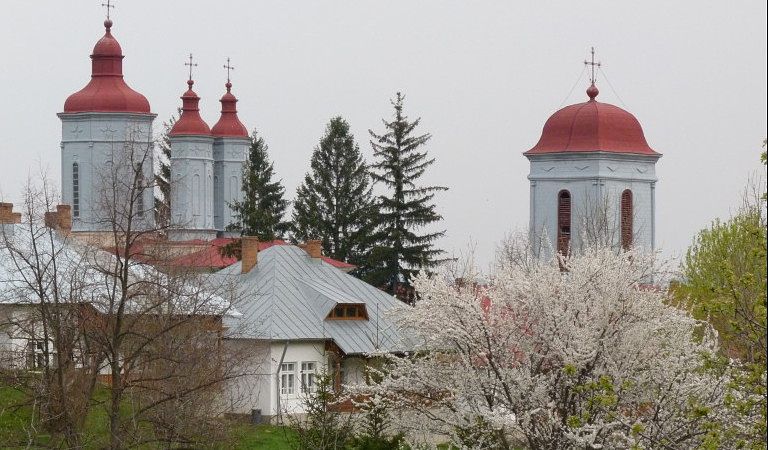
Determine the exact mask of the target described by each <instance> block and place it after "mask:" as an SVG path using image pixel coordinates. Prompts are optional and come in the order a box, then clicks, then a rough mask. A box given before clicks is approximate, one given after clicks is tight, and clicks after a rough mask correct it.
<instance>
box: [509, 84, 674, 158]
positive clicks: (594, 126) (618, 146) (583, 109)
mask: <svg viewBox="0 0 768 450" xmlns="http://www.w3.org/2000/svg"><path fill="white" fill-rule="evenodd" d="M599 93H600V91H599V90H598V89H597V87H596V86H595V85H594V83H593V84H592V85H591V86H589V88H588V89H587V95H588V96H589V101H587V102H584V103H578V104H575V105H570V106H566V107H565V108H563V109H561V110H559V111H557V112H556V113H554V114H552V116H551V117H550V118H549V119H548V120H547V122H546V123H545V124H544V130H543V131H542V133H541V138H540V139H539V142H538V143H537V144H536V145H535V146H534V147H533V148H532V149H530V150H528V151H527V152H525V153H524V154H525V155H526V156H528V155H539V154H543V153H572V152H573V153H576V152H579V153H583V152H610V153H631V154H639V155H649V156H659V153H657V152H655V151H654V150H653V149H652V148H651V147H650V146H649V145H648V142H647V141H646V140H645V134H644V133H643V128H642V127H641V126H640V122H638V120H637V119H636V118H635V116H633V115H632V114H631V113H629V112H627V111H625V110H623V109H621V108H619V107H618V106H614V105H609V104H608V103H600V102H598V101H596V100H595V97H597V95H598V94H599Z"/></svg>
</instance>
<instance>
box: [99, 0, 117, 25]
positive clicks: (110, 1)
mask: <svg viewBox="0 0 768 450" xmlns="http://www.w3.org/2000/svg"><path fill="white" fill-rule="evenodd" d="M101 6H103V7H105V8H107V20H110V18H109V10H110V9H112V8H114V7H115V5H113V4H112V0H107V3H102V4H101Z"/></svg>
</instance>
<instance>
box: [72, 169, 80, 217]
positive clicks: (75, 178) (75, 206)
mask: <svg viewBox="0 0 768 450" xmlns="http://www.w3.org/2000/svg"><path fill="white" fill-rule="evenodd" d="M72 217H80V164H79V163H77V162H73V163H72Z"/></svg>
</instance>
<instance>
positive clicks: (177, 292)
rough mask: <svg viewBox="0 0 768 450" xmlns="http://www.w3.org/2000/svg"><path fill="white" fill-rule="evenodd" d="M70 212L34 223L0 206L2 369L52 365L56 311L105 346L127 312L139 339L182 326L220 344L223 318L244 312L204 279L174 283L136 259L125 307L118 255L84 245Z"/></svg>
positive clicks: (76, 347)
mask: <svg viewBox="0 0 768 450" xmlns="http://www.w3.org/2000/svg"><path fill="white" fill-rule="evenodd" d="M70 211H71V210H70V207H69V206H68V205H58V207H57V209H56V211H50V212H46V214H45V222H44V224H43V223H37V222H36V221H34V220H31V221H30V220H29V219H28V220H27V221H25V223H21V219H22V217H21V215H20V214H19V213H14V212H13V205H12V204H10V203H0V369H12V370H38V369H40V368H41V367H43V366H45V365H46V364H47V363H53V356H54V351H55V350H54V348H61V346H56V345H54V344H55V343H54V342H53V338H52V337H50V335H51V334H52V333H44V330H43V325H44V323H45V321H46V320H50V319H49V318H50V317H51V314H52V313H51V311H53V309H54V308H55V311H56V312H57V313H56V317H58V318H61V317H66V321H67V322H66V326H71V327H72V329H73V330H77V331H76V335H77V336H80V337H81V338H83V337H85V336H89V337H91V338H94V336H95V337H96V338H97V340H99V341H100V339H99V338H100V337H102V335H104V334H107V333H108V327H109V324H110V322H111V321H112V320H114V317H115V314H116V311H117V310H118V308H120V314H121V317H123V318H125V319H126V320H125V321H124V322H123V325H122V326H123V329H124V331H125V332H133V333H134V334H136V333H138V332H139V330H143V329H147V328H151V327H153V326H154V327H158V326H161V325H163V324H164V323H165V324H167V323H169V322H174V321H175V322H176V323H182V322H183V323H184V324H189V326H192V327H198V328H200V329H202V330H203V331H204V333H209V334H210V335H211V336H214V337H216V336H218V338H217V339H218V340H220V338H221V331H222V330H223V328H222V319H223V317H224V316H237V315H238V313H237V311H235V310H234V309H232V308H231V304H230V303H229V302H228V301H226V300H225V299H224V296H225V293H224V291H215V290H214V289H213V288H212V287H210V286H207V285H206V286H202V285H203V284H204V283H205V281H203V280H202V279H200V278H199V277H198V278H196V277H194V276H191V277H173V276H172V275H168V274H166V273H164V272H162V271H160V270H157V269H156V268H155V267H153V266H151V265H149V264H146V263H144V262H140V261H138V260H137V261H133V262H132V264H131V265H130V267H129V270H130V272H129V275H128V276H129V278H130V285H131V286H130V288H129V290H130V292H129V295H128V296H126V298H125V299H123V300H122V302H123V303H122V305H121V307H119V306H118V305H120V303H119V302H120V301H121V300H120V299H121V295H120V288H119V282H116V280H115V277H114V276H113V274H114V273H115V272H111V270H117V269H114V267H115V261H116V259H115V258H116V257H115V255H114V254H113V253H112V252H109V251H105V250H103V249H101V248H98V247H95V246H93V245H91V244H89V243H88V242H84V241H82V240H78V239H77V238H76V236H75V235H73V234H72V233H71V226H72V222H71V214H70ZM195 281H199V284H196V283H195ZM201 287H204V288H205V289H202V288H201ZM221 288H222V289H224V288H227V287H226V286H222V287H221ZM42 306H45V307H46V310H47V311H48V312H47V313H44V312H43V308H42ZM47 318H48V319H47ZM138 334H141V333H138ZM206 335H207V334H206ZM43 336H49V337H47V338H44V337H43ZM82 340H83V341H86V340H88V339H82ZM91 341H93V339H91ZM81 344H83V342H78V341H77V340H75V341H73V342H70V343H68V344H67V345H69V347H67V348H69V349H70V350H69V351H68V353H73V354H74V355H73V358H75V359H79V358H81V357H82V356H83V355H85V354H87V353H89V352H87V351H84V350H83V346H82V345H81ZM76 364H79V362H76ZM96 364H98V365H101V366H102V368H103V369H104V370H100V373H101V374H103V375H105V376H108V375H109V372H108V371H106V368H105V367H106V366H105V364H104V362H103V361H101V360H99V361H96Z"/></svg>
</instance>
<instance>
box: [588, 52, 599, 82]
mask: <svg viewBox="0 0 768 450" xmlns="http://www.w3.org/2000/svg"><path fill="white" fill-rule="evenodd" d="M590 53H592V61H587V60H584V65H585V66H592V77H591V78H590V79H589V81H591V82H592V84H595V81H596V80H595V67H600V61H598V62H595V47H592V48H591V50H590Z"/></svg>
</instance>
